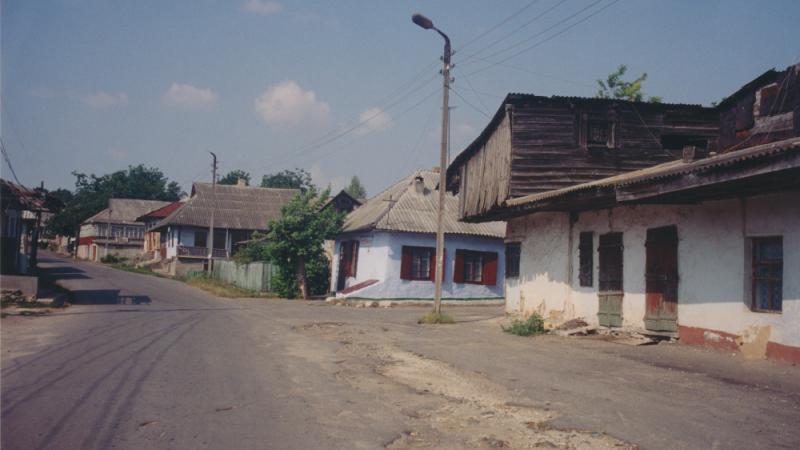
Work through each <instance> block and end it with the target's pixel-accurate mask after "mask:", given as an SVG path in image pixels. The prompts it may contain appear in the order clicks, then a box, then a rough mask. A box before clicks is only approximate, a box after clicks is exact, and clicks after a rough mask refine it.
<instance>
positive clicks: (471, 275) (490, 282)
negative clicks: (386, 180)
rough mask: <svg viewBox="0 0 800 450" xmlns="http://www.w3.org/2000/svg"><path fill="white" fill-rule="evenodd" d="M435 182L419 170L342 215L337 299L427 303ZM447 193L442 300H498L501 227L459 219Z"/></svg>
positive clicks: (333, 285)
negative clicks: (468, 222) (344, 215)
mask: <svg viewBox="0 0 800 450" xmlns="http://www.w3.org/2000/svg"><path fill="white" fill-rule="evenodd" d="M438 177H439V174H438V173H435V172H430V171H418V172H416V173H415V174H413V175H411V176H409V177H406V178H405V179H403V180H401V181H399V182H398V183H395V184H394V185H392V186H391V187H389V188H388V189H386V190H385V191H383V192H381V193H380V194H378V195H376V196H375V197H373V198H371V199H369V200H368V201H367V202H366V203H364V205H362V206H361V207H359V208H358V209H356V210H354V211H353V212H351V213H350V214H349V215H348V216H347V218H346V220H345V224H344V226H343V231H342V233H341V234H340V235H339V236H337V238H336V245H335V254H334V258H333V261H334V263H333V264H332V272H331V273H332V276H331V291H332V292H335V293H336V296H337V297H340V298H358V299H374V300H431V299H433V296H434V282H433V280H434V276H435V265H436V260H435V251H436V234H435V233H436V217H437V208H438V200H439V199H438V195H439V194H438V191H436V186H437V182H438ZM446 196H447V197H446V198H447V202H446V204H445V251H444V277H443V282H442V298H443V299H445V300H502V299H503V277H504V273H505V250H504V244H503V236H504V234H505V224H504V223H503V222H491V223H481V224H467V223H463V222H459V221H458V217H457V214H458V197H456V196H454V195H452V194H450V193H447V194H446Z"/></svg>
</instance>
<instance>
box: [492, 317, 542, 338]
mask: <svg viewBox="0 0 800 450" xmlns="http://www.w3.org/2000/svg"><path fill="white" fill-rule="evenodd" d="M502 328H503V331H505V332H506V333H511V334H515V335H517V336H531V335H534V334H542V333H544V319H542V316H540V315H538V314H535V313H534V314H531V316H530V317H528V318H527V319H525V320H522V319H514V320H512V321H511V325H509V326H503V327H502Z"/></svg>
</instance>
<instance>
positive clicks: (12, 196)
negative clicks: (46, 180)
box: [0, 179, 63, 211]
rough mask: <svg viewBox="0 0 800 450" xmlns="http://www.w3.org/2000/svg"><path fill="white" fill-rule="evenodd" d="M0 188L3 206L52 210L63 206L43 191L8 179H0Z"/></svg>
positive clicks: (27, 209)
mask: <svg viewBox="0 0 800 450" xmlns="http://www.w3.org/2000/svg"><path fill="white" fill-rule="evenodd" d="M0 190H2V193H0V197H2V200H3V208H6V207H8V206H13V207H14V208H17V209H22V210H26V211H52V210H53V209H54V208H55V209H57V208H59V207H61V206H63V205H62V204H61V201H60V200H58V199H57V198H55V197H53V196H52V195H49V194H47V193H46V192H44V191H40V190H38V189H30V188H27V187H25V186H23V185H21V184H17V183H13V182H11V181H8V180H3V179H0ZM43 192H44V193H43Z"/></svg>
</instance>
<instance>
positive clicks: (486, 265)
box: [481, 252, 497, 286]
mask: <svg viewBox="0 0 800 450" xmlns="http://www.w3.org/2000/svg"><path fill="white" fill-rule="evenodd" d="M482 275H483V276H482V277H481V279H482V280H483V284H485V285H486V286H494V285H495V284H497V253H496V252H486V253H484V254H483V274H482Z"/></svg>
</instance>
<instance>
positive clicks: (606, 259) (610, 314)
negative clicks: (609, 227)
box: [597, 233, 623, 327]
mask: <svg viewBox="0 0 800 450" xmlns="http://www.w3.org/2000/svg"><path fill="white" fill-rule="evenodd" d="M622 250H623V249H622V233H606V234H601V235H600V246H599V248H598V252H599V256H600V258H599V259H600V267H599V269H600V277H599V278H600V283H599V289H598V292H597V296H598V303H599V304H598V310H597V319H598V322H599V324H600V326H604V327H621V326H622V297H623V288H622Z"/></svg>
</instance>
